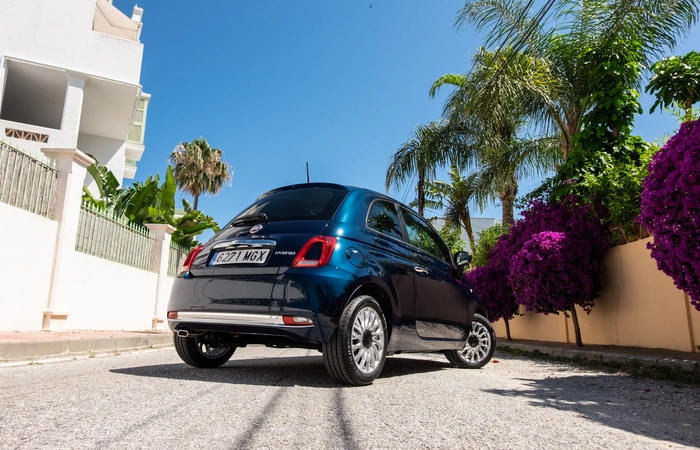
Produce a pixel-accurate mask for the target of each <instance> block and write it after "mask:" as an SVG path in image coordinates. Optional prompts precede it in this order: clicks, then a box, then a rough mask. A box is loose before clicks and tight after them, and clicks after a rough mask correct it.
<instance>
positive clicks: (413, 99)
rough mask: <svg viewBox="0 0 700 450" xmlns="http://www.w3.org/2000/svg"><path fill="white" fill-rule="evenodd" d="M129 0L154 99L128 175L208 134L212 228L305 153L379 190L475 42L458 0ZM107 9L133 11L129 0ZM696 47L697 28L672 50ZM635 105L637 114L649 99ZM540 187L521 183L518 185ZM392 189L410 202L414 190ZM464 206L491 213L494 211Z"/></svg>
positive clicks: (331, 178)
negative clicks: (435, 91) (441, 83)
mask: <svg viewBox="0 0 700 450" xmlns="http://www.w3.org/2000/svg"><path fill="white" fill-rule="evenodd" d="M370 3H371V4H372V7H371V8H370ZM138 4H139V6H140V7H143V8H144V16H143V22H144V28H143V32H142V35H141V42H142V43H143V44H144V55H143V66H142V70H141V84H142V85H143V89H144V92H148V93H150V94H151V95H152V100H151V103H150V105H149V109H148V118H147V123H146V151H145V153H144V155H143V158H142V159H141V161H140V162H139V163H138V171H137V175H136V179H135V180H133V181H138V180H143V179H145V178H146V177H148V176H149V175H153V174H155V173H160V174H161V176H162V174H163V173H164V172H165V168H166V166H167V164H168V155H169V154H170V152H172V150H173V149H174V148H175V146H176V145H177V144H178V143H180V142H182V141H191V140H192V139H195V138H199V137H205V138H206V139H207V140H208V141H209V143H210V145H212V146H214V147H218V148H220V149H222V150H223V152H224V159H225V160H226V161H227V162H228V163H229V164H230V165H231V166H232V167H233V168H234V169H235V173H234V175H233V181H232V184H231V186H226V187H224V189H223V190H222V191H221V193H220V194H219V195H217V196H206V197H202V198H200V209H201V210H203V211H204V212H205V213H207V214H209V215H211V216H213V217H214V219H215V220H217V221H218V222H219V224H221V225H223V224H224V223H226V222H227V221H228V220H229V219H230V218H231V217H233V215H235V214H236V213H238V212H239V211H240V210H242V209H243V208H244V207H245V206H246V205H248V204H249V203H251V202H252V201H253V200H254V199H255V198H256V197H257V196H258V195H260V194H261V193H263V192H265V191H267V190H269V189H272V188H275V187H279V186H284V185H288V184H293V183H302V182H305V181H306V169H305V163H306V162H308V163H309V168H310V178H311V181H327V182H334V183H340V184H350V185H355V186H362V187H367V188H370V189H374V190H377V191H380V192H385V190H384V178H385V171H386V167H387V164H388V161H389V157H390V155H391V154H392V153H393V152H394V151H395V150H396V148H397V147H398V146H399V145H401V144H402V143H403V142H405V141H406V140H407V139H408V138H409V137H410V136H411V133H412V131H413V130H414V129H415V127H416V126H417V125H419V124H424V123H428V122H430V121H434V120H437V119H439V118H440V115H441V112H442V107H443V102H444V99H445V96H446V94H447V90H446V91H445V92H444V93H443V94H442V95H441V96H440V97H439V98H436V99H434V100H430V99H429V98H428V89H429V88H430V86H431V84H432V83H433V81H435V79H437V78H438V77H439V76H441V75H443V74H445V73H455V72H456V73H464V72H466V71H467V70H468V68H469V60H470V55H471V54H472V53H473V52H474V51H475V50H476V48H477V46H478V45H479V44H480V43H481V40H480V39H479V37H478V36H476V35H475V34H474V33H473V32H471V31H470V30H468V29H460V30H457V29H455V28H454V18H455V14H456V12H457V11H458V9H459V8H460V7H461V6H462V5H463V2H462V1H456V0H440V1H428V0H369V1H358V0H294V1H291V0H265V1H260V0H249V1H242V0H226V1H224V0H202V1H199V2H191V1H187V2H185V1H182V0H171V1H163V0H141V1H139V3H138ZM114 5H115V6H116V7H118V8H119V9H120V10H122V11H123V12H124V13H125V14H127V15H128V16H131V10H132V8H133V6H134V2H133V0H114ZM699 46H700V30H699V28H698V27H697V26H696V27H695V28H694V29H693V31H692V33H691V35H690V36H689V37H688V38H687V39H686V40H685V41H684V42H683V44H682V45H681V46H680V48H679V49H677V50H676V51H675V52H674V54H684V53H686V52H687V51H690V50H698V47H699ZM642 102H643V106H644V108H645V110H646V111H648V110H649V107H650V106H651V104H652V103H653V101H652V100H651V99H650V98H647V97H644V98H643V99H642ZM636 125H637V128H636V133H637V134H639V135H641V136H642V137H643V138H644V139H647V140H651V141H654V140H657V139H658V138H660V137H661V136H663V135H664V134H668V133H671V132H672V131H673V130H674V129H676V128H677V125H676V123H675V119H674V118H673V117H671V116H670V115H668V114H660V113H658V112H657V113H655V114H654V115H652V116H642V117H640V118H638V119H637V121H636ZM445 179H446V178H445ZM130 182H131V181H129V180H125V184H128V183H130ZM537 185H538V181H537V180H529V181H526V182H524V183H522V185H521V193H524V192H526V191H528V190H530V189H532V188H534V187H536V186H537ZM390 195H392V196H394V197H395V198H397V199H399V200H402V201H405V202H410V201H411V200H412V198H413V197H414V191H413V190H412V189H408V190H406V189H404V190H401V191H392V192H390ZM178 197H180V196H179V195H178ZM178 201H179V200H178ZM473 215H474V216H478V217H496V218H499V219H500V207H499V206H498V205H494V206H493V207H491V208H488V209H487V210H486V211H484V212H482V213H478V212H476V213H473ZM206 236H207V235H203V237H205V238H206Z"/></svg>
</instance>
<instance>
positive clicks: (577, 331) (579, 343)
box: [570, 305, 583, 347]
mask: <svg viewBox="0 0 700 450" xmlns="http://www.w3.org/2000/svg"><path fill="white" fill-rule="evenodd" d="M570 311H571V321H572V322H574V334H575V335H576V347H583V341H582V340H581V328H580V327H579V326H578V316H577V315H576V305H571V310H570Z"/></svg>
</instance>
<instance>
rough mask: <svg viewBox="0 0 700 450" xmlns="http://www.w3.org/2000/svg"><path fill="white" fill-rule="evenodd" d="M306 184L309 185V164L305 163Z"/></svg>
mask: <svg viewBox="0 0 700 450" xmlns="http://www.w3.org/2000/svg"><path fill="white" fill-rule="evenodd" d="M306 182H307V183H310V181H309V162H308V161H306Z"/></svg>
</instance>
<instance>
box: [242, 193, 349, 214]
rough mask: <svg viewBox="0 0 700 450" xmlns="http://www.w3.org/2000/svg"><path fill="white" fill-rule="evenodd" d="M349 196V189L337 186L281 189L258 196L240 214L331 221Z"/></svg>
mask: <svg viewBox="0 0 700 450" xmlns="http://www.w3.org/2000/svg"><path fill="white" fill-rule="evenodd" d="M346 195H348V191H346V190H342V189H333V188H311V189H293V190H288V191H280V192H275V193H273V194H270V195H266V196H265V197H262V198H259V199H257V200H256V201H255V203H253V204H252V205H250V206H249V207H248V208H246V209H245V210H243V211H242V212H241V213H240V214H238V215H237V216H236V217H241V216H247V215H251V214H265V215H266V216H267V218H268V220H269V221H270V222H276V221H281V220H330V219H332V218H333V215H334V214H335V212H336V211H337V210H338V206H340V203H341V202H342V201H343V199H344V198H345V196H346ZM234 220H235V218H234Z"/></svg>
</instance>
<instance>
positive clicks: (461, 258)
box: [455, 252, 472, 267]
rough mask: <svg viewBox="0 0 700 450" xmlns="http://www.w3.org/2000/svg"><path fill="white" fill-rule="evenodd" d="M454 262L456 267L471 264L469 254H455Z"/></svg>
mask: <svg viewBox="0 0 700 450" xmlns="http://www.w3.org/2000/svg"><path fill="white" fill-rule="evenodd" d="M455 262H456V263H457V267H462V266H466V265H467V264H469V263H470V262H472V255H471V253H469V252H457V253H455Z"/></svg>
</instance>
